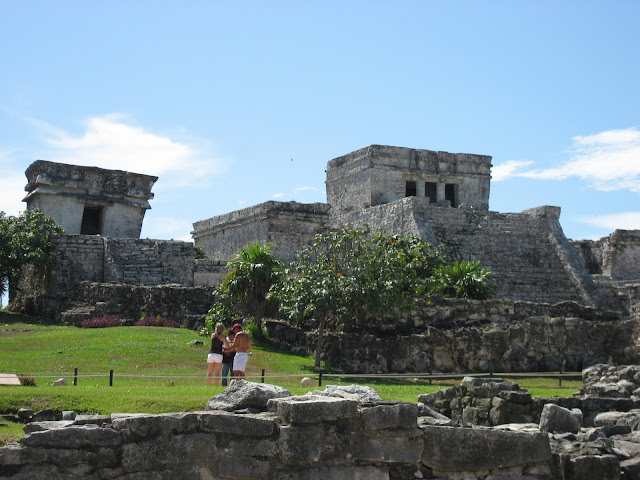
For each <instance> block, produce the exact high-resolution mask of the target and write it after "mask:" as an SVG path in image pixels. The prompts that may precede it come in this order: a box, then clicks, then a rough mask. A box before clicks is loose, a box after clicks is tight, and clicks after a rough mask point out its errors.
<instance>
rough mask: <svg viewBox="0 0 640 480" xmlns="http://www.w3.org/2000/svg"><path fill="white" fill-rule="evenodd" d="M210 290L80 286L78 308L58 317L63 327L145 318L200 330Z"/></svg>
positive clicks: (81, 284)
mask: <svg viewBox="0 0 640 480" xmlns="http://www.w3.org/2000/svg"><path fill="white" fill-rule="evenodd" d="M212 293H213V288H211V287H182V286H180V285H156V286H145V285H125V284H111V283H90V282H81V283H80V284H78V285H77V289H76V294H77V298H78V299H82V303H83V306H82V307H81V308H79V309H78V308H69V309H68V310H66V311H64V312H62V313H61V315H60V320H61V323H62V324H63V325H76V326H80V324H81V323H82V322H83V321H84V320H86V319H87V318H88V317H101V316H104V315H114V316H118V317H120V319H121V320H124V321H137V320H139V319H140V318H141V317H142V314H143V313H144V314H145V315H146V316H152V317H156V316H158V315H160V316H161V317H162V318H170V319H172V320H175V321H176V322H178V323H179V324H180V325H181V326H183V327H185V328H190V329H192V330H200V329H201V328H202V327H203V326H204V320H205V317H206V315H207V312H208V311H209V309H210V308H211V305H212V304H213V302H214V301H215V298H214V297H213V296H212Z"/></svg>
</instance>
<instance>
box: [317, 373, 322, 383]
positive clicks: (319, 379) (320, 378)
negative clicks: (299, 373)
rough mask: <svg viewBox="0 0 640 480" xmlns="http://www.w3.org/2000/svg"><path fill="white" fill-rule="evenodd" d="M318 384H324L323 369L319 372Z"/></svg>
mask: <svg viewBox="0 0 640 480" xmlns="http://www.w3.org/2000/svg"><path fill="white" fill-rule="evenodd" d="M318 386H319V387H321V386H322V370H320V373H319V374H318Z"/></svg>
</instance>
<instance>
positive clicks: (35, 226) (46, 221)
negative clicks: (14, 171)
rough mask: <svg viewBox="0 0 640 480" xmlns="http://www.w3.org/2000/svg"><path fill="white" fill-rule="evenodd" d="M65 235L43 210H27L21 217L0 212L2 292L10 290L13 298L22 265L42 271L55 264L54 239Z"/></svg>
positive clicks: (0, 279)
mask: <svg viewBox="0 0 640 480" xmlns="http://www.w3.org/2000/svg"><path fill="white" fill-rule="evenodd" d="M62 233H64V230H63V229H62V227H59V226H58V225H57V224H56V222H55V220H53V219H52V218H51V217H48V216H46V215H44V214H43V213H42V212H41V211H40V210H37V209H35V210H26V211H24V212H22V213H21V214H20V215H19V216H18V217H13V216H5V213H4V212H0V293H4V291H5V289H6V288H9V298H10V299H12V298H13V297H14V294H15V289H16V286H17V283H18V279H19V278H20V272H21V270H22V267H23V266H25V265H33V266H34V267H35V268H36V269H39V270H42V269H44V268H46V267H48V266H50V265H52V264H53V262H54V246H53V244H52V243H51V236H52V235H58V234H62Z"/></svg>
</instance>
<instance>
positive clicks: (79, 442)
mask: <svg viewBox="0 0 640 480" xmlns="http://www.w3.org/2000/svg"><path fill="white" fill-rule="evenodd" d="M120 443H121V440H120V435H118V432H116V431H115V430H112V429H110V428H100V427H97V426H95V425H83V426H69V427H66V428H57V429H53V430H44V431H41V432H33V433H30V434H28V435H25V436H24V437H22V438H21V439H20V444H21V445H23V446H25V447H45V448H85V447H87V448H92V447H115V446H118V445H120Z"/></svg>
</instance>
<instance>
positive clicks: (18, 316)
mask: <svg viewBox="0 0 640 480" xmlns="http://www.w3.org/2000/svg"><path fill="white" fill-rule="evenodd" d="M0 323H31V324H34V325H59V322H56V320H55V319H53V318H44V317H32V316H29V315H23V314H22V313H16V312H10V311H9V310H5V309H0Z"/></svg>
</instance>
